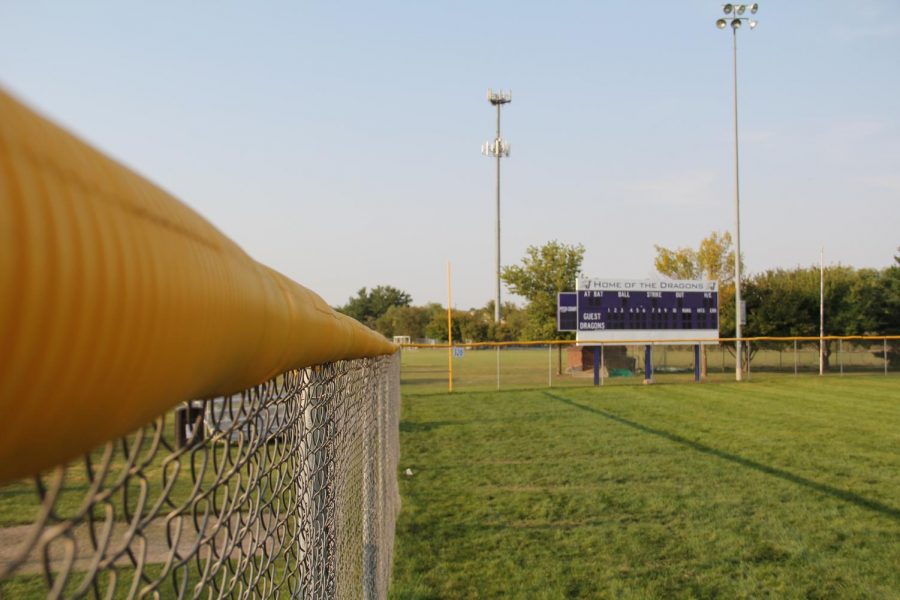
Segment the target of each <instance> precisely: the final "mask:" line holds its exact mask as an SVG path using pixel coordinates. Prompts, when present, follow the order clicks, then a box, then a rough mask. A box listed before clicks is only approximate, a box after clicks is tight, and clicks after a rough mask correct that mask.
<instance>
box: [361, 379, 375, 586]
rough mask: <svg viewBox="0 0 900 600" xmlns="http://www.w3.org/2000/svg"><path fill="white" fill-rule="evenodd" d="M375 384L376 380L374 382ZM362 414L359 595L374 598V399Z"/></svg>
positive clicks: (367, 404) (368, 403) (367, 403)
mask: <svg viewBox="0 0 900 600" xmlns="http://www.w3.org/2000/svg"><path fill="white" fill-rule="evenodd" d="M376 385H377V382H376ZM363 411H364V412H363V414H364V415H365V416H366V417H368V418H366V419H365V421H366V422H365V424H364V427H363V464H362V550H363V557H362V558H363V560H362V581H361V583H362V597H363V600H374V598H375V597H376V595H377V591H376V589H377V585H376V584H377V582H376V577H377V572H378V569H377V566H378V545H377V543H376V542H377V540H378V536H377V533H376V529H375V527H376V521H377V517H376V515H375V514H374V512H375V508H376V507H377V506H379V505H378V499H377V496H376V494H377V488H376V486H375V481H376V474H375V468H376V464H375V442H376V438H375V436H376V433H377V428H375V427H372V426H371V425H373V421H374V420H375V414H374V413H375V412H376V411H377V408H376V406H375V402H372V401H369V402H366V405H365V406H364V408H363Z"/></svg>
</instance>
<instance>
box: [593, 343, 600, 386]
mask: <svg viewBox="0 0 900 600" xmlns="http://www.w3.org/2000/svg"><path fill="white" fill-rule="evenodd" d="M598 385H600V346H594V386H598Z"/></svg>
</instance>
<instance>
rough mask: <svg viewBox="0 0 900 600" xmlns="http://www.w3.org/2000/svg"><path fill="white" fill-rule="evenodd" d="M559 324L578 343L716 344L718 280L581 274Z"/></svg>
mask: <svg viewBox="0 0 900 600" xmlns="http://www.w3.org/2000/svg"><path fill="white" fill-rule="evenodd" d="M558 309H559V312H558V313H557V315H558V329H559V330H560V331H575V332H576V338H577V340H578V341H579V342H585V343H590V342H615V341H633V340H642V341H647V342H648V343H653V342H656V343H664V344H678V343H683V344H696V343H706V344H709V343H716V341H717V340H718V337H719V286H718V282H716V281H653V280H635V279H592V278H587V277H582V278H579V279H578V281H577V283H576V291H575V292H564V293H562V294H560V295H559V304H558Z"/></svg>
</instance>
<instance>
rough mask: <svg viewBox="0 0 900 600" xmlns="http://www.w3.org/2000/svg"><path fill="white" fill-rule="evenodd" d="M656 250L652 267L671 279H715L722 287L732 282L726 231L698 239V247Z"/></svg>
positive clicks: (731, 253)
mask: <svg viewBox="0 0 900 600" xmlns="http://www.w3.org/2000/svg"><path fill="white" fill-rule="evenodd" d="M654 248H656V259H655V261H654V266H655V267H656V270H657V271H658V272H659V273H660V274H661V275H665V276H667V277H671V278H672V279H707V280H710V281H713V280H718V281H720V282H722V283H723V284H724V283H726V282H728V281H732V280H734V249H733V248H732V246H731V234H730V233H729V232H727V231H726V232H724V233H718V232H716V231H713V232H712V233H711V234H709V235H708V236H707V237H705V238H703V239H702V240H700V246H699V247H698V248H697V249H696V250H694V249H693V248H677V249H675V250H670V249H668V248H664V247H662V246H654Z"/></svg>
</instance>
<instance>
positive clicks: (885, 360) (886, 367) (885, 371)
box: [881, 338, 888, 375]
mask: <svg viewBox="0 0 900 600" xmlns="http://www.w3.org/2000/svg"><path fill="white" fill-rule="evenodd" d="M881 347H882V348H883V349H884V374H885V375H887V372H888V357H887V338H884V339H883V340H881Z"/></svg>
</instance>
